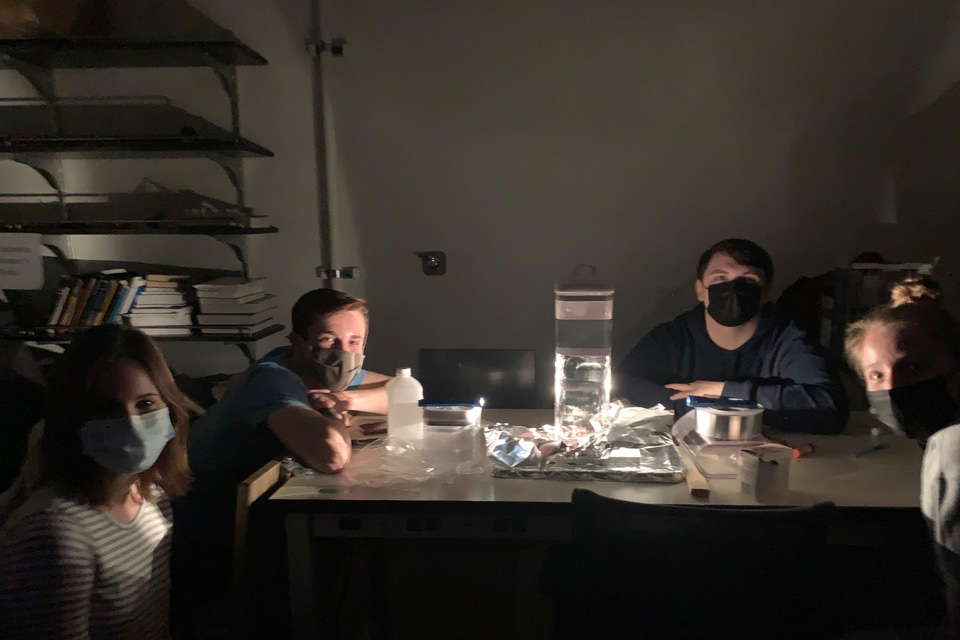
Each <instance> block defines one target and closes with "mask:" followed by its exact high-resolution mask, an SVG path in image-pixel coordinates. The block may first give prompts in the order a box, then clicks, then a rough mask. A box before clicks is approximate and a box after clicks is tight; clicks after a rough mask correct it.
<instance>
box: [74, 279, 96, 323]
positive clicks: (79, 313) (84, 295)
mask: <svg viewBox="0 0 960 640" xmlns="http://www.w3.org/2000/svg"><path fill="white" fill-rule="evenodd" d="M96 284H97V279H96V278H90V279H89V280H87V283H86V284H85V285H84V287H83V292H81V294H80V297H79V298H77V306H76V308H75V309H74V310H73V318H72V319H71V320H70V326H71V327H79V326H80V322H81V320H83V315H84V312H85V311H86V308H87V303H88V302H89V301H90V296H91V294H93V289H94V287H95V286H96Z"/></svg>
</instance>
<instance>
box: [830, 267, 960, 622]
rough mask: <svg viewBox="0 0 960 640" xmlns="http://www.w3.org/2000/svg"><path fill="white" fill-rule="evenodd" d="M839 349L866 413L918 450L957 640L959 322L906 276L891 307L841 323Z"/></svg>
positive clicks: (925, 283) (931, 285)
mask: <svg viewBox="0 0 960 640" xmlns="http://www.w3.org/2000/svg"><path fill="white" fill-rule="evenodd" d="M846 352H847V358H848V359H849V361H850V364H851V365H852V366H853V368H854V370H856V371H857V372H858V373H859V374H860V375H861V377H862V378H863V381H864V386H865V387H866V391H867V398H868V400H869V402H870V409H871V412H872V413H874V414H875V415H876V416H877V417H878V418H879V419H880V420H881V421H882V422H884V423H885V424H886V425H887V426H889V427H890V428H891V429H892V430H893V431H895V432H897V433H900V434H902V435H905V436H907V437H910V438H914V439H915V440H917V442H918V443H919V444H920V446H921V447H923V449H924V453H923V466H922V471H921V474H922V477H921V485H920V504H921V508H922V510H923V515H924V517H925V518H926V520H927V523H928V524H929V526H930V530H931V533H932V534H933V539H934V542H935V550H936V555H937V562H938V565H939V569H940V574H941V577H942V579H943V584H944V589H945V599H946V605H947V611H948V614H949V628H948V629H946V630H945V634H944V636H943V637H951V638H960V360H958V354H960V327H958V324H957V322H956V320H955V319H954V318H953V317H952V316H951V315H950V314H949V313H948V312H947V311H945V310H944V309H942V308H941V306H940V289H939V286H937V285H936V283H935V282H933V281H932V280H930V279H929V278H927V277H924V276H910V277H908V278H905V279H904V280H901V281H900V282H899V283H897V284H896V285H895V286H894V287H893V289H892V291H891V304H890V305H889V306H886V307H881V308H878V309H875V310H874V311H872V312H871V313H869V314H868V315H867V316H865V317H864V318H863V319H861V320H859V321H857V322H855V323H853V324H851V325H850V326H849V327H848V328H847V334H846Z"/></svg>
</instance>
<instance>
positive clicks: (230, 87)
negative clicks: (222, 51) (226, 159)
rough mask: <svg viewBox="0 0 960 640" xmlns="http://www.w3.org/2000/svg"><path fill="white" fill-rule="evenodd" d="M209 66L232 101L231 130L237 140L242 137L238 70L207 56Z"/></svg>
mask: <svg viewBox="0 0 960 640" xmlns="http://www.w3.org/2000/svg"><path fill="white" fill-rule="evenodd" d="M207 58H208V60H209V62H208V64H209V66H210V69H211V70H212V71H213V73H214V74H215V75H216V76H217V79H218V80H219V81H220V84H221V85H222V86H223V90H224V91H225V92H226V94H227V98H228V99H229V100H230V130H231V131H233V135H234V137H236V138H239V137H240V95H239V94H240V89H239V84H238V82H237V68H236V67H235V66H233V65H232V64H224V63H222V62H221V61H220V60H218V59H216V58H214V57H213V56H211V55H209V54H207Z"/></svg>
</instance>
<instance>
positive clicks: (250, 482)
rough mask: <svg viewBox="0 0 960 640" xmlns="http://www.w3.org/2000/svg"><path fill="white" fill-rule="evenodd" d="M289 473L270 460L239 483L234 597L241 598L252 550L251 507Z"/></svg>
mask: <svg viewBox="0 0 960 640" xmlns="http://www.w3.org/2000/svg"><path fill="white" fill-rule="evenodd" d="M286 479H287V478H286V475H285V472H284V469H283V467H282V466H281V465H280V461H279V460H271V461H270V462H268V463H267V464H265V465H263V466H262V467H260V468H259V469H257V470H256V471H255V472H253V473H252V474H251V475H249V476H248V477H247V478H246V479H245V480H243V482H241V483H240V484H239V485H238V486H237V507H236V512H235V515H234V522H233V569H232V572H231V582H232V588H231V591H232V593H233V600H234V601H235V602H236V601H240V600H241V599H242V596H243V591H244V588H245V577H246V575H245V574H246V567H247V556H248V554H249V553H250V551H251V549H250V548H249V544H248V542H249V541H248V533H249V525H250V508H251V507H252V506H253V504H254V503H255V502H256V501H257V500H259V499H260V498H262V497H264V496H265V495H267V494H268V493H272V491H273V489H275V488H276V487H277V486H278V485H279V484H280V483H281V482H282V481H284V480H286Z"/></svg>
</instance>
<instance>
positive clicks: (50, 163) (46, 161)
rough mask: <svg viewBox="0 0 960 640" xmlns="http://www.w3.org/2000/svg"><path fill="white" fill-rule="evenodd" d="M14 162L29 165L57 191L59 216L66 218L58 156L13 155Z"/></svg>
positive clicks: (62, 174) (64, 195)
mask: <svg viewBox="0 0 960 640" xmlns="http://www.w3.org/2000/svg"><path fill="white" fill-rule="evenodd" d="M11 160H13V161H14V162H16V163H18V164H22V165H24V166H26V167H30V168H31V169H33V170H34V171H36V172H37V173H38V174H40V177H41V178H43V180H44V182H46V183H47V184H48V185H50V188H51V189H53V190H54V191H56V192H57V202H58V203H59V204H60V217H61V219H63V220H66V219H67V201H66V192H65V191H64V173H63V162H62V161H61V160H60V159H59V158H48V157H40V156H33V155H26V154H24V155H15V156H13V157H12V158H11Z"/></svg>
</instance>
